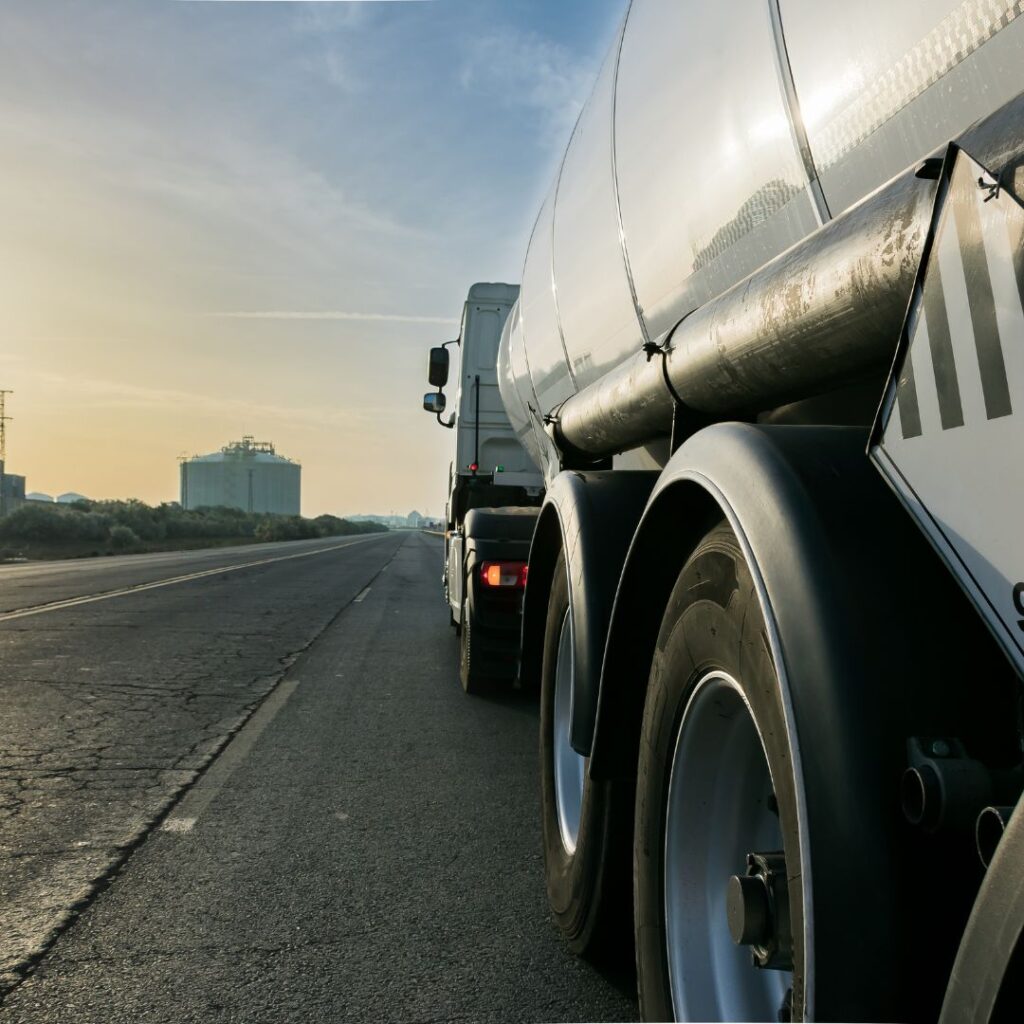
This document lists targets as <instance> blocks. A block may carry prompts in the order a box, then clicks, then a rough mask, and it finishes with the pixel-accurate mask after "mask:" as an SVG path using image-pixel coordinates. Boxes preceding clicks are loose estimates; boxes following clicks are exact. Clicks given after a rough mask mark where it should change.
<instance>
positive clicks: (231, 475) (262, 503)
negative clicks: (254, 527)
mask: <svg viewBox="0 0 1024 1024" xmlns="http://www.w3.org/2000/svg"><path fill="white" fill-rule="evenodd" d="M301 474H302V467H301V466H300V465H299V464H298V463H297V462H293V461H292V460H291V459H286V458H284V457H283V456H280V455H278V454H277V453H276V452H275V451H274V446H273V445H271V444H266V443H262V442H257V441H254V440H253V439H252V438H251V437H245V438H243V439H242V440H241V441H235V442H232V443H231V444H228V445H225V446H224V447H223V448H222V449H221V450H220V451H219V452H213V453H212V454H210V455H196V456H193V457H192V458H191V459H185V460H183V461H182V463H181V507H182V508H185V509H195V508H204V507H212V506H224V507H227V508H237V509H241V510H242V511H243V512H272V513H275V514H277V515H292V516H297V515H299V509H300V505H301Z"/></svg>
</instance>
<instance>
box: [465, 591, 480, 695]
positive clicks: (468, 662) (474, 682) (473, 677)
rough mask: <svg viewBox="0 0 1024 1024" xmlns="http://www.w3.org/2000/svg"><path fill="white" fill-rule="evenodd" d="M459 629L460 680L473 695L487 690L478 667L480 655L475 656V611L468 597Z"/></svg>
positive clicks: (466, 690) (467, 691)
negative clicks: (473, 611)
mask: <svg viewBox="0 0 1024 1024" xmlns="http://www.w3.org/2000/svg"><path fill="white" fill-rule="evenodd" d="M461 626H462V628H461V630H460V631H459V681H460V682H461V683H462V689H463V690H464V691H465V692H466V693H468V694H469V695H470V696H471V697H475V696H479V695H480V694H481V693H484V692H486V689H487V686H486V680H485V679H484V678H483V676H482V675H481V673H480V669H479V667H478V662H479V657H478V656H477V657H474V647H473V613H472V609H471V608H470V605H469V598H468V597H467V598H466V599H465V600H464V601H463V602H462V623H461Z"/></svg>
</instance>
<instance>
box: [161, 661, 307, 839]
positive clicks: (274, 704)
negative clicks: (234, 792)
mask: <svg viewBox="0 0 1024 1024" xmlns="http://www.w3.org/2000/svg"><path fill="white" fill-rule="evenodd" d="M298 686H299V680H298V679H285V680H284V681H283V682H281V683H279V684H278V685H277V688H276V689H275V690H274V691H273V693H271V695H270V696H269V697H268V698H267V699H266V700H265V701H264V702H263V703H262V704H261V705H260V706H259V707H258V708H257V709H256V711H255V712H254V713H253V715H252V717H251V718H250V719H249V720H248V721H247V722H246V723H245V725H243V726H242V728H241V729H239V731H238V732H237V733H236V734H235V737H234V739H232V740H231V742H230V743H229V744H228V745H227V746H226V747H225V748H224V749H223V750H222V751H221V752H220V754H218V755H217V759H216V760H215V761H214V762H213V764H212V765H211V766H210V768H209V770H208V771H207V772H206V774H205V775H204V776H203V777H202V778H201V779H200V780H199V781H198V782H197V783H196V784H195V786H193V787H192V789H190V790H189V791H188V793H187V794H186V795H185V797H184V798H183V799H182V801H181V803H180V804H178V806H177V807H175V808H174V810H173V811H172V812H171V813H170V814H169V815H168V816H167V817H166V818H164V821H163V824H162V825H161V826H160V830H161V831H162V832H174V833H177V834H179V835H182V834H184V833H188V832H191V831H192V829H193V828H194V827H195V823H196V821H198V819H199V816H200V815H201V814H202V813H203V811H205V810H206V808H207V807H209V805H210V803H211V801H212V800H213V798H214V797H215V796H216V795H217V794H218V793H219V792H220V791H221V790H222V789H223V788H224V786H225V784H226V783H227V781H228V779H230V778H231V776H232V774H233V773H234V771H235V769H236V768H237V767H238V766H239V765H240V764H241V763H242V762H243V761H244V760H245V759H246V757H248V756H249V752H250V751H251V750H252V748H253V746H255V744H256V741H257V740H258V739H259V738H260V735H261V734H262V732H263V730H264V729H266V727H267V726H268V725H270V723H271V722H272V721H273V720H274V717H275V716H276V715H277V713H278V712H279V711H280V710H281V708H283V707H284V706H285V704H286V703H287V702H288V698H289V697H291V695H292V694H293V693H294V692H295V691H296V690H297V689H298Z"/></svg>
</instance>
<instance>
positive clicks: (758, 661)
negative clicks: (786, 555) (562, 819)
mask: <svg viewBox="0 0 1024 1024" xmlns="http://www.w3.org/2000/svg"><path fill="white" fill-rule="evenodd" d="M764 633H765V625H764V618H763V616H762V614H761V609H760V607H759V604H758V599H757V594H756V592H755V589H754V586H753V582H752V580H751V576H750V571H749V569H748V567H747V564H746V561H745V559H744V557H743V554H742V552H741V550H740V548H739V545H738V543H737V541H736V538H735V536H734V534H733V533H732V531H731V530H730V529H729V528H728V527H727V526H725V525H722V526H720V527H718V528H716V529H715V530H713V531H712V532H711V533H709V534H708V535H707V536H706V537H705V538H704V540H703V541H702V542H701V544H700V546H699V547H698V548H697V549H696V551H694V553H693V555H692V556H691V557H690V559H689V560H688V561H687V563H686V565H685V566H684V567H683V570H682V572H681V573H680V574H679V579H678V581H677V583H676V585H675V588H674V590H673V591H672V595H671V597H670V598H669V602H668V607H667V609H666V611H665V616H664V619H663V620H662V625H661V631H660V634H659V636H658V642H657V648H656V651H655V655H654V662H653V665H652V669H651V676H650V682H649V687H648V692H647V699H646V705H645V709H644V721H643V731H642V739H641V745H640V759H639V778H638V785H637V803H636V836H635V846H634V872H635V879H636V886H637V892H636V902H635V923H636V941H637V970H638V981H639V990H640V1007H641V1012H642V1014H643V1017H644V1019H645V1020H680V1021H687V1020H689V1021H692V1020H700V1021H723V1020H790V1019H791V1018H792V1019H795V1018H797V1017H799V1014H800V1013H801V1011H802V998H801V996H800V994H801V993H802V992H803V990H804V984H805V981H806V979H805V977H804V963H803V948H802V947H803V941H802V927H803V919H804V909H805V908H804V907H803V898H802V893H801V889H800V885H799V881H798V880H799V879H800V877H801V868H800V846H799V833H798V828H797V805H796V787H795V782H794V778H793V773H792V770H791V762H790V758H789V744H788V738H787V729H786V722H785V719H784V716H783V710H782V703H781V694H780V687H779V681H778V677H777V675H776V672H775V669H774V666H773V663H772V658H771V656H770V654H769V651H768V647H767V643H766V641H765V639H764ZM750 854H757V855H758V856H759V857H760V856H761V855H765V856H764V863H765V864H766V865H768V867H767V869H766V870H765V871H764V872H763V873H762V874H761V876H760V879H758V878H757V877H755V878H754V879H753V880H752V881H747V877H748V876H747V869H748V855H750ZM741 879H742V880H741ZM788 880H794V881H793V882H792V884H789V885H788V887H787V881H788ZM737 932H740V933H743V934H742V938H743V940H744V941H745V942H747V944H746V945H737V944H736V942H735V941H734V937H733V936H734V934H736V933H737ZM759 950H761V951H763V950H768V951H773V955H774V962H773V968H774V969H772V968H764V969H762V968H758V967H755V966H753V964H752V955H753V954H754V953H757V952H758V951H759ZM794 993H796V998H794ZM794 1007H795V1009H794Z"/></svg>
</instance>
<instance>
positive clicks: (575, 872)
mask: <svg viewBox="0 0 1024 1024" xmlns="http://www.w3.org/2000/svg"><path fill="white" fill-rule="evenodd" d="M573 672H574V657H573V623H572V610H571V609H570V607H569V586H568V578H567V575H566V567H565V558H564V555H560V556H559V558H558V561H557V563H556V564H555V569H554V579H553V584H552V588H551V595H550V597H549V600H548V617H547V626H546V629H545V634H544V660H543V667H542V671H541V697H540V702H541V704H540V706H541V713H540V762H541V763H540V774H541V805H542V816H543V832H544V870H545V876H546V882H547V893H548V902H549V904H550V906H551V910H552V913H553V914H554V918H555V922H556V923H557V925H558V927H559V929H560V930H561V932H562V934H563V935H564V936H565V938H566V940H567V942H568V944H569V947H570V948H571V949H572V950H573V951H574V952H575V953H578V954H580V955H581V956H586V957H588V958H589V959H592V960H601V961H606V962H610V961H619V960H626V961H628V960H629V959H630V955H631V953H632V948H631V946H630V943H629V936H630V934H631V929H630V921H629V918H630V908H631V903H632V899H631V897H632V886H631V884H630V878H629V858H630V847H631V838H632V807H633V789H632V784H631V783H623V782H621V781H614V782H605V781H595V780H593V779H590V778H589V777H588V775H587V759H585V758H584V757H582V756H581V755H580V754H578V753H577V752H576V751H575V750H574V749H573V748H572V746H571V745H570V743H569V726H570V722H571V719H572V690H573Z"/></svg>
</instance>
